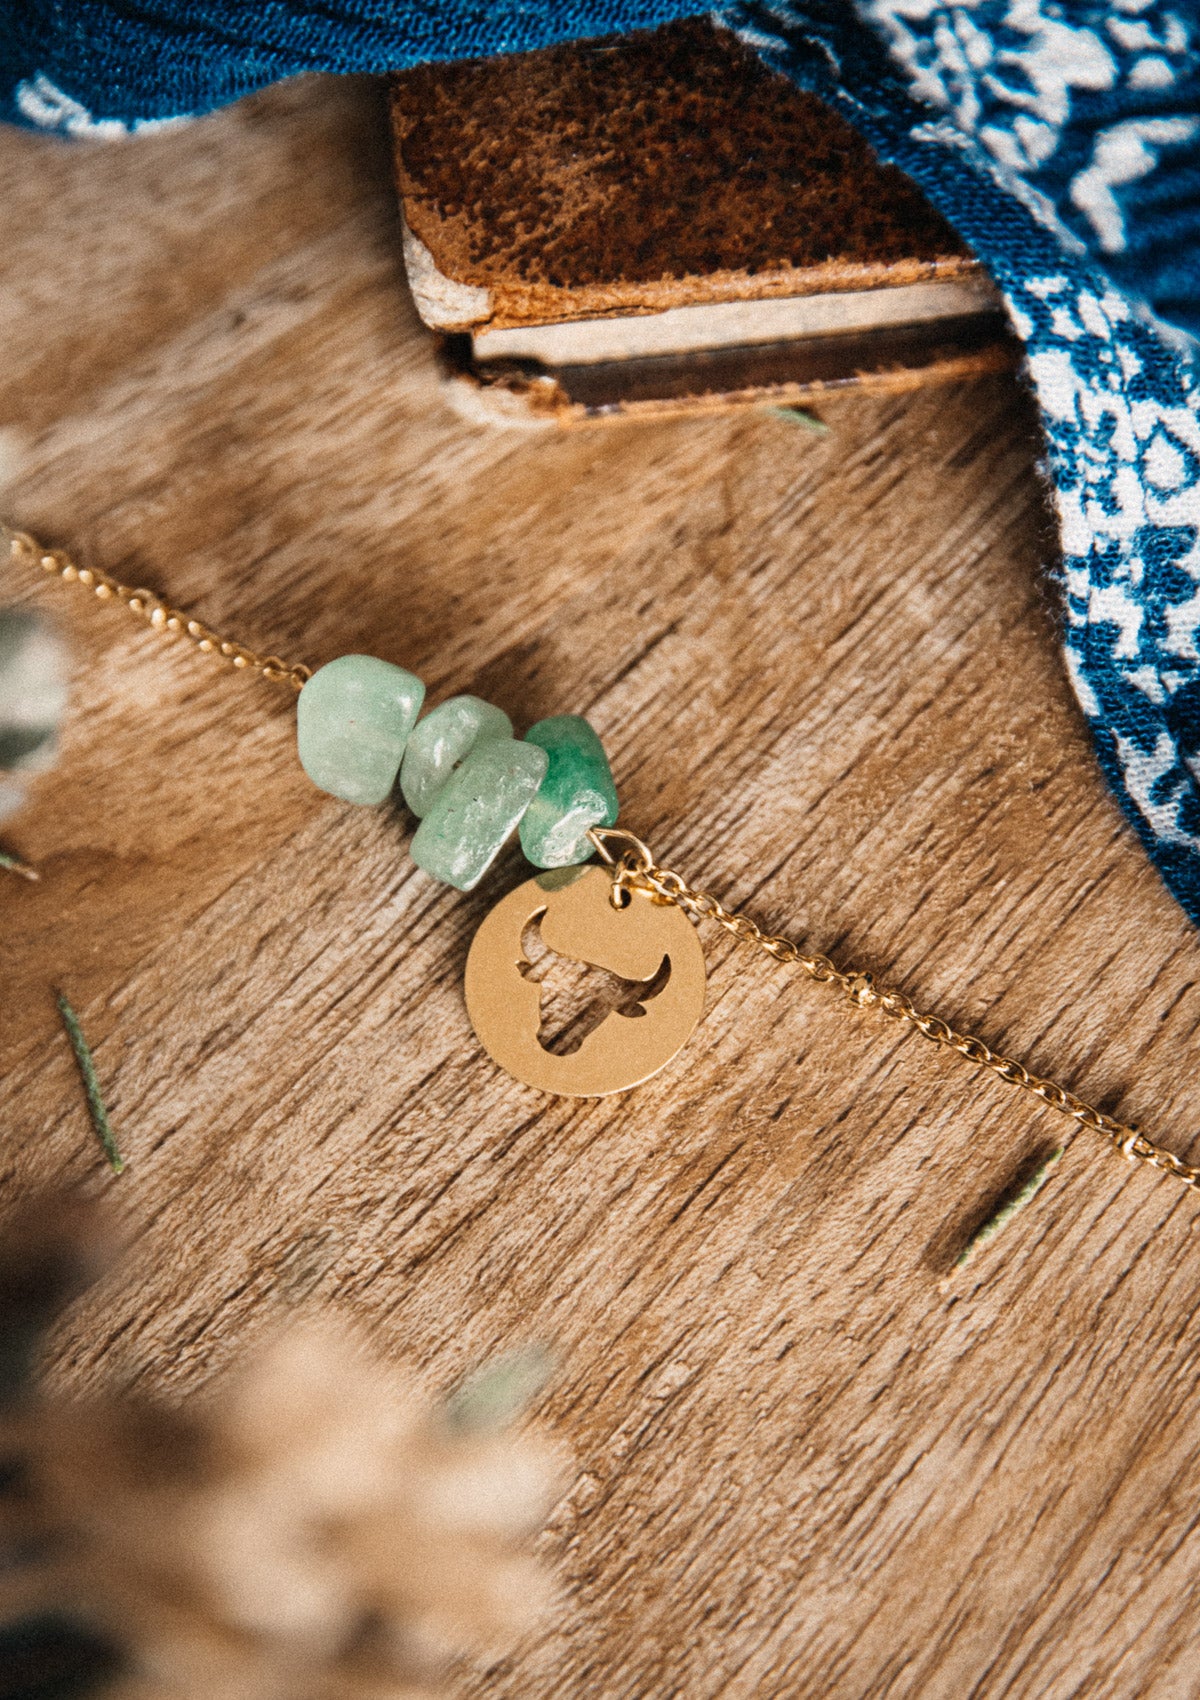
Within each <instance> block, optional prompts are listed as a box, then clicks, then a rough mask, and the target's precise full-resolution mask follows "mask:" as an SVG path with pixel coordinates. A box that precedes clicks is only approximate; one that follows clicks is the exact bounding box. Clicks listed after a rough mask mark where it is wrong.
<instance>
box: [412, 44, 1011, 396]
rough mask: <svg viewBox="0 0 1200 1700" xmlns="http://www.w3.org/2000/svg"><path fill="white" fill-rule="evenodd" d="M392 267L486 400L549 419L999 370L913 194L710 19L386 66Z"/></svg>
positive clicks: (984, 302) (998, 340)
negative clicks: (396, 238)
mask: <svg viewBox="0 0 1200 1700" xmlns="http://www.w3.org/2000/svg"><path fill="white" fill-rule="evenodd" d="M392 114H393V123H394V129H395V141H396V160H397V171H398V179H399V188H400V196H401V202H402V211H403V216H404V243H405V259H406V263H407V268H408V276H409V281H410V284H411V286H412V292H413V297H414V299H415V301H416V305H417V309H418V311H419V312H420V314H421V317H422V318H423V319H424V320H425V322H426V323H427V324H428V325H430V326H431V327H432V328H433V329H434V330H435V331H437V332H438V333H439V334H440V335H441V336H443V337H444V338H445V343H444V354H445V357H446V361H447V366H448V369H449V370H450V371H451V372H452V373H453V374H455V375H456V377H457V380H458V382H459V383H460V384H461V385H464V386H466V387H467V391H466V393H469V394H470V395H472V396H473V397H474V398H475V401H476V404H477V405H482V406H483V407H484V408H485V410H489V411H492V412H495V413H498V414H507V415H509V416H513V417H519V416H525V417H530V416H533V417H538V416H541V417H545V416H554V417H558V418H559V419H561V420H564V421H566V422H570V421H585V420H589V419H602V418H614V417H626V418H635V417H640V416H646V415H655V414H660V413H663V412H676V411H679V410H681V409H713V408H725V407H730V406H740V405H744V404H746V403H757V404H761V403H764V402H773V403H776V404H785V405H786V404H795V403H801V402H804V401H807V400H811V399H812V398H813V397H814V396H816V395H819V394H820V393H822V392H823V391H826V390H828V389H830V388H832V387H840V386H842V385H846V384H861V385H867V386H870V387H873V388H881V387H882V388H906V387H910V386H912V385H913V384H917V383H922V382H930V381H937V380H946V379H950V378H954V377H956V376H960V375H964V374H968V373H975V372H979V371H983V370H989V369H996V368H999V367H1002V366H1006V365H1009V364H1011V363H1012V362H1013V359H1014V349H1015V345H1014V343H1013V342H1012V340H1011V339H1010V338H1009V336H1008V334H1007V332H1006V330H1005V326H1004V319H1003V314H1002V311H1001V305H1000V301H999V298H998V296H997V295H996V292H995V290H994V289H993V287H992V285H991V283H990V282H989V280H988V279H987V277H986V276H985V274H984V273H983V271H982V269H981V268H980V266H979V265H978V263H977V262H976V261H975V260H974V259H973V257H972V256H971V254H970V252H969V251H968V249H966V248H965V247H964V246H963V244H962V242H961V241H960V240H959V238H958V237H957V236H956V235H955V233H954V231H953V230H952V229H951V228H950V226H949V225H948V224H947V223H946V222H945V220H944V219H942V218H941V216H940V215H939V214H938V213H937V212H936V211H935V210H934V209H933V208H932V207H931V206H930V205H929V203H928V202H927V201H926V200H925V199H924V197H923V196H922V195H921V193H920V191H919V190H918V189H917V188H916V187H915V185H914V184H913V183H912V182H911V181H910V180H909V179H908V178H906V177H905V176H904V175H903V174H902V173H901V172H900V171H898V170H896V169H895V168H894V167H892V166H888V165H883V164H881V163H880V162H879V161H878V160H877V159H876V158H875V156H874V155H873V154H872V152H871V150H870V149H869V147H868V146H867V144H866V143H865V142H864V141H863V140H862V139H861V138H860V137H859V136H858V135H857V133H856V132H855V131H854V130H852V129H851V128H850V127H849V126H848V125H846V124H845V123H844V122H843V121H842V119H841V118H840V117H839V116H838V115H837V114H836V113H835V112H833V111H832V110H831V109H830V108H829V107H828V106H826V105H825V104H824V103H822V102H821V101H819V100H817V99H816V98H815V97H813V96H811V95H807V94H804V93H802V92H800V91H799V90H798V89H796V88H795V87H794V86H793V85H792V84H791V83H789V82H788V81H787V80H786V79H785V78H783V77H781V76H778V75H777V74H775V73H774V72H772V71H770V70H768V69H767V68H766V67H765V66H764V65H763V64H762V63H761V61H760V60H759V59H758V58H757V56H756V55H755V54H753V53H751V52H750V51H749V50H748V49H747V48H745V47H743V46H742V44H741V43H740V42H738V41H737V39H736V38H735V37H734V36H733V35H732V34H730V33H729V32H728V31H725V30H723V29H720V28H718V27H716V26H715V25H713V24H712V23H710V22H709V21H708V20H692V21H687V22H682V23H675V24H669V25H666V26H665V27H663V28H662V29H658V30H652V31H639V32H637V33H634V34H630V35H624V36H616V37H611V38H609V39H607V40H603V41H598V42H582V43H579V42H577V43H572V44H570V45H568V46H564V47H553V48H548V49H546V50H544V51H542V52H538V53H527V54H514V55H513V56H511V57H508V58H501V59H489V60H480V61H468V62H466V63H458V64H452V65H430V66H422V67H419V68H418V69H416V70H411V71H404V72H401V73H399V74H397V75H396V76H395V78H394V79H393V90H392Z"/></svg>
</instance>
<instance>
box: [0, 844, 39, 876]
mask: <svg viewBox="0 0 1200 1700" xmlns="http://www.w3.org/2000/svg"><path fill="white" fill-rule="evenodd" d="M0 868H2V869H4V870H5V871H7V872H8V873H10V874H16V875H17V876H18V877H19V878H20V879H23V880H40V879H41V877H42V876H41V874H39V873H38V871H37V869H36V868H31V867H30V866H29V863H28V862H23V861H22V860H21V858H20V857H19V856H12V855H10V854H9V852H8V851H7V850H0Z"/></svg>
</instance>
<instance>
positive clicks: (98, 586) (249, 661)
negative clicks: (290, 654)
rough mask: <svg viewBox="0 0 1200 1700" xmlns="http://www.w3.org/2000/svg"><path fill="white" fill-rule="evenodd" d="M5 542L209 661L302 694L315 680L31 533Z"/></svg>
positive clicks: (6, 533)
mask: <svg viewBox="0 0 1200 1700" xmlns="http://www.w3.org/2000/svg"><path fill="white" fill-rule="evenodd" d="M0 539H2V540H5V541H7V543H8V554H9V559H10V560H12V561H23V562H26V563H28V564H29V565H30V566H35V567H40V568H41V570H42V571H43V572H44V573H51V574H53V575H54V577H55V578H60V579H62V580H63V581H64V583H66V584H81V585H83V586H84V588H85V589H87V590H90V591H91V592H92V595H93V596H96V597H98V598H99V599H100V601H101V602H123V603H124V604H125V606H126V608H128V609H129V611H130V612H131V613H132V614H136V615H137V617H138V619H139V620H144V621H145V622H146V624H147V625H148V626H153V627H154V629H155V630H156V631H160V632H163V633H164V634H165V635H166V636H167V637H171V638H176V637H182V638H186V639H187V641H188V642H189V643H192V644H194V645H195V646H196V648H197V649H199V650H203V652H204V654H205V655H216V656H218V657H220V658H221V659H222V660H224V661H228V662H229V664H230V666H231V667H241V668H243V669H244V670H245V671H247V672H250V673H260V674H261V675H262V677H263V678H264V679H269V680H270V681H271V683H272V684H287V685H291V686H292V688H293V690H297V691H298V690H300V689H301V688H302V687H303V685H304V682H305V680H306V679H309V678H311V677H312V668H311V667H306V666H305V665H304V663H303V662H302V661H281V660H280V659H279V657H278V656H277V655H258V654H257V653H256V652H255V651H254V650H253V649H247V647H246V645H245V644H243V643H234V642H233V641H232V639H230V638H223V637H222V636H221V635H220V633H219V632H214V631H212V630H211V629H210V628H209V627H208V626H204V625H201V623H200V621H199V620H192V619H189V617H188V616H187V615H186V614H181V613H180V612H179V610H178V609H177V608H172V607H171V605H170V604H169V603H167V602H164V601H163V599H162V597H161V596H156V595H155V593H154V591H152V590H131V589H130V588H129V586H128V585H126V584H121V583H119V582H118V581H117V580H116V579H115V578H110V577H109V575H108V574H107V573H102V572H101V571H100V569H99V568H98V567H77V566H76V565H75V563H74V561H72V559H71V557H70V556H69V555H67V554H64V552H63V551H62V550H61V549H43V548H42V546H41V544H40V543H38V541H37V540H36V538H33V537H30V536H29V534H28V533H27V532H24V531H12V530H10V529H9V527H8V526H6V525H0Z"/></svg>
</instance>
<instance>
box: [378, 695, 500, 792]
mask: <svg viewBox="0 0 1200 1700" xmlns="http://www.w3.org/2000/svg"><path fill="white" fill-rule="evenodd" d="M512 735H513V729H512V721H511V720H510V719H509V718H508V716H507V714H505V712H504V710H503V709H500V708H493V706H492V704H491V703H490V702H484V701H483V700H482V698H480V697H468V696H464V697H450V698H449V700H448V701H446V702H442V703H439V704H438V706H437V707H436V708H434V709H431V710H430V711H429V713H428V714H427V715H426V716H425V718H424V720H421V721H419V722H418V723H417V727H416V730H415V731H414V732H413V734H412V736H411V738H409V740H408V747H407V748H406V749H405V751H404V761H403V763H402V765H401V768H400V789H401V791H402V792H403V793H404V801H405V802H406V803H407V804H408V806H409V808H410V809H411V810H412V812H413V814H414V815H416V816H417V817H418V819H420V818H421V817H422V816H424V815H427V814H428V813H429V811H430V809H431V808H432V807H433V800H434V798H435V797H436V796H437V794H438V792H439V791H440V790H441V789H442V786H443V785H444V784H445V783H446V781H447V780H448V779H449V777H450V775H451V774H452V773H453V772H454V770H455V768H456V767H457V766H458V765H459V763H460V762H462V761H464V760H465V759H466V757H467V756H468V755H470V753H471V751H472V750H473V749H474V748H475V746H476V744H481V743H485V742H486V741H487V740H488V739H489V738H508V739H511V738H512Z"/></svg>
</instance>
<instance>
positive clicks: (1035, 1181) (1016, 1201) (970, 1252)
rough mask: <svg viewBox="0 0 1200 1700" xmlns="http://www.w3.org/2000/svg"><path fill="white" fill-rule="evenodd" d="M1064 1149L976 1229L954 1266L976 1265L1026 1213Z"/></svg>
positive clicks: (1055, 1153)
mask: <svg viewBox="0 0 1200 1700" xmlns="http://www.w3.org/2000/svg"><path fill="white" fill-rule="evenodd" d="M1065 1150H1066V1146H1065V1145H1059V1146H1057V1147H1056V1149H1055V1150H1053V1151H1052V1152H1051V1153H1050V1155H1049V1156H1048V1157H1047V1158H1046V1159H1045V1160H1044V1161H1043V1162H1041V1163H1039V1164H1038V1166H1037V1168H1036V1169H1035V1170H1034V1171H1033V1173H1032V1174H1031V1175H1030V1176H1029V1178H1028V1180H1026V1181H1023V1182H1022V1184H1021V1185H1020V1186H1019V1187H1018V1188H1017V1190H1016V1192H1014V1193H1013V1194H1012V1196H1011V1197H1010V1198H1006V1199H1005V1201H1004V1203H1003V1204H1001V1206H1000V1208H999V1209H998V1210H997V1211H996V1212H995V1214H994V1215H992V1216H989V1217H988V1219H987V1221H986V1222H985V1223H984V1224H983V1226H982V1227H980V1228H976V1230H975V1232H974V1233H973V1234H972V1235H971V1237H970V1239H969V1240H968V1241H967V1243H966V1245H965V1246H964V1247H963V1249H962V1251H961V1253H960V1254H959V1256H958V1257H957V1258H956V1259H955V1263H954V1267H955V1268H956V1269H965V1268H966V1266H967V1264H968V1263H973V1262H974V1261H975V1259H976V1257H977V1256H978V1255H979V1253H980V1252H981V1251H982V1250H983V1248H984V1246H986V1245H988V1244H989V1243H990V1242H991V1241H992V1240H994V1239H995V1237H996V1235H997V1234H998V1233H999V1232H1000V1231H1001V1229H1002V1228H1006V1227H1007V1226H1008V1224H1009V1223H1010V1222H1011V1221H1012V1219H1013V1217H1014V1216H1015V1215H1017V1213H1018V1212H1019V1211H1021V1210H1024V1208H1025V1206H1026V1205H1027V1204H1028V1203H1030V1201H1031V1200H1032V1199H1034V1198H1036V1197H1037V1195H1038V1193H1039V1192H1041V1190H1042V1188H1043V1187H1044V1186H1045V1184H1046V1182H1047V1181H1048V1180H1049V1179H1050V1176H1051V1174H1052V1172H1053V1171H1054V1169H1055V1167H1056V1166H1057V1164H1058V1160H1059V1158H1060V1157H1061V1156H1062V1154H1063V1152H1064V1151H1065Z"/></svg>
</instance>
